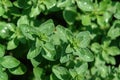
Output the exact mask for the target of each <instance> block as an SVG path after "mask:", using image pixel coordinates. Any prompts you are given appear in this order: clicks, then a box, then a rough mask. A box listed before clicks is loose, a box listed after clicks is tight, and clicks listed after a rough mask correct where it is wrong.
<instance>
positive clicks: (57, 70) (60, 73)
mask: <svg viewBox="0 0 120 80" xmlns="http://www.w3.org/2000/svg"><path fill="white" fill-rule="evenodd" d="M52 72H53V73H54V74H55V76H56V77H57V78H58V79H60V80H65V79H67V80H69V79H70V76H69V73H68V70H67V69H66V68H64V67H62V66H53V67H52Z"/></svg>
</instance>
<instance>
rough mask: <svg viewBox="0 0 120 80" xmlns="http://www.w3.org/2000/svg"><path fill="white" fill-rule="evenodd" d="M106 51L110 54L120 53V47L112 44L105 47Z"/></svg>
mask: <svg viewBox="0 0 120 80" xmlns="http://www.w3.org/2000/svg"><path fill="white" fill-rule="evenodd" d="M107 53H108V54H110V55H112V56H117V55H119V54H120V49H119V48H118V47H115V46H112V47H109V48H107Z"/></svg>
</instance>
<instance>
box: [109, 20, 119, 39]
mask: <svg viewBox="0 0 120 80" xmlns="http://www.w3.org/2000/svg"><path fill="white" fill-rule="evenodd" d="M107 35H108V37H110V38H111V39H116V38H117V37H118V36H120V21H115V22H114V23H113V25H112V27H111V28H110V29H109V31H108V34H107Z"/></svg>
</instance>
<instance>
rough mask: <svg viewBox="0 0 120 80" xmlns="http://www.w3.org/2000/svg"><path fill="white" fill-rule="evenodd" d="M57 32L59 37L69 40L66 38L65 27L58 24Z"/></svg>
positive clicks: (64, 40)
mask: <svg viewBox="0 0 120 80" xmlns="http://www.w3.org/2000/svg"><path fill="white" fill-rule="evenodd" d="M55 34H56V35H57V36H58V37H59V39H61V40H62V41H63V42H67V38H66V31H65V28H64V27H63V26H61V25H58V26H57V27H56V32H55Z"/></svg>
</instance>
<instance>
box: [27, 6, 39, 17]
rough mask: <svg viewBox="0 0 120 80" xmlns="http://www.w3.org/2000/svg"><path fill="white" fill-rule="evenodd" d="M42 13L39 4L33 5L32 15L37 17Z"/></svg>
mask: <svg viewBox="0 0 120 80" xmlns="http://www.w3.org/2000/svg"><path fill="white" fill-rule="evenodd" d="M40 13H41V9H40V8H39V7H38V6H35V7H34V6H32V8H31V12H30V14H29V15H30V17H36V16H37V15H39V14H40Z"/></svg>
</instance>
